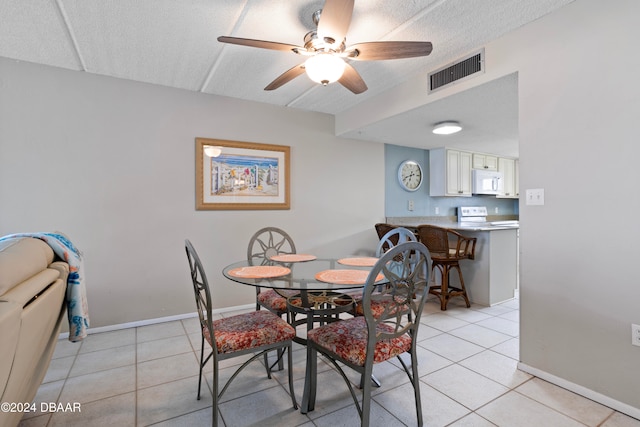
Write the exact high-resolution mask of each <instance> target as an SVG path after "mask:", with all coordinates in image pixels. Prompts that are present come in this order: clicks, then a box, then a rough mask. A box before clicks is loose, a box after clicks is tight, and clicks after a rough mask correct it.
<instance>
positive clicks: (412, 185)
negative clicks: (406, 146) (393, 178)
mask: <svg viewBox="0 0 640 427" xmlns="http://www.w3.org/2000/svg"><path fill="white" fill-rule="evenodd" d="M398 181H399V182H400V186H401V187H402V188H404V189H405V190H407V191H416V190H417V189H418V188H420V185H422V168H421V167H420V164H419V163H418V162H416V161H414V160H405V161H404V162H402V163H401V164H400V167H399V168H398Z"/></svg>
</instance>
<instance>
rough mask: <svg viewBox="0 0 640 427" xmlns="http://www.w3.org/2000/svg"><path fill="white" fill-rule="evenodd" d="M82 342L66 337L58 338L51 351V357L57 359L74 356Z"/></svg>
mask: <svg viewBox="0 0 640 427" xmlns="http://www.w3.org/2000/svg"><path fill="white" fill-rule="evenodd" d="M85 339H87V338H85ZM83 344H84V342H83V341H80V342H71V341H69V340H68V339H66V338H64V339H60V340H58V342H57V343H56V348H55V350H54V351H53V356H52V357H51V358H52V359H57V358H59V357H68V356H75V355H76V354H78V351H80V348H81V347H82V345H83Z"/></svg>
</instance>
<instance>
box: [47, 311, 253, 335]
mask: <svg viewBox="0 0 640 427" xmlns="http://www.w3.org/2000/svg"><path fill="white" fill-rule="evenodd" d="M255 307H256V305H255V303H254V304H246V305H237V306H234V307H225V308H218V309H215V310H212V314H221V313H228V312H231V311H239V310H247V309H251V308H253V309H255ZM192 317H198V313H197V312H195V311H194V312H193V313H185V314H177V315H175V316H167V317H159V318H157V319H146V320H139V321H136V322H128V323H119V324H117V325H108V326H100V327H98V328H89V329H87V334H88V335H91V334H99V333H100V332H111V331H119V330H121V329H128V328H137V327H138V326H147V325H155V324H157V323H165V322H173V321H175V320H182V319H191V318H192ZM58 338H59V339H67V338H69V332H63V333H61V334H60V335H59V337H58Z"/></svg>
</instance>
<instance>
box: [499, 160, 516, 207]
mask: <svg viewBox="0 0 640 427" xmlns="http://www.w3.org/2000/svg"><path fill="white" fill-rule="evenodd" d="M516 162H517V160H516V159H508V158H503V157H500V158H498V171H499V172H502V173H503V175H504V186H503V192H502V193H501V194H498V196H497V197H501V198H508V199H517V198H518V197H519V195H520V194H519V190H518V173H517V170H516Z"/></svg>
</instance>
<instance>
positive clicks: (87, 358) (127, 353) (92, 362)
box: [69, 345, 136, 377]
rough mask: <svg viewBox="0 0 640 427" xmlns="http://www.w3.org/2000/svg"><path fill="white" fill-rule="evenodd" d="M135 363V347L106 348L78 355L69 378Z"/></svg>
mask: <svg viewBox="0 0 640 427" xmlns="http://www.w3.org/2000/svg"><path fill="white" fill-rule="evenodd" d="M135 363H136V346H135V345H127V346H124V347H114V348H107V349H105V350H98V351H92V352H91V353H80V354H78V356H77V357H76V360H75V362H74V364H73V367H72V368H71V372H70V373H69V376H70V377H77V376H79V375H86V374H90V373H92V372H99V371H104V370H107V369H113V368H118V367H120V366H127V365H133V364H135Z"/></svg>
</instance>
